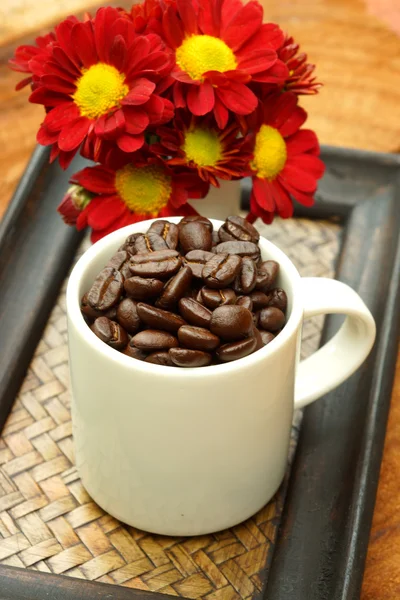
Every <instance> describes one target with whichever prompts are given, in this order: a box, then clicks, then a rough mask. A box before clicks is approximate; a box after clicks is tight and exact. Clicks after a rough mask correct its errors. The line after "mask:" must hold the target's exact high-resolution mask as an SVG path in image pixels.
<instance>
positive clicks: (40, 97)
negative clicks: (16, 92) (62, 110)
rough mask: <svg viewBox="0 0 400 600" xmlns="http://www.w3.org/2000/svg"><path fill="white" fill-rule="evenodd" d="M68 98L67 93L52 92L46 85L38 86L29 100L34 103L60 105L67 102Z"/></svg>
mask: <svg viewBox="0 0 400 600" xmlns="http://www.w3.org/2000/svg"><path fill="white" fill-rule="evenodd" d="M67 100H68V96H66V95H65V94H57V92H51V91H50V90H48V89H47V88H45V87H39V88H37V89H36V90H34V91H33V92H32V94H31V95H30V96H29V102H32V103H33V104H44V105H45V106H58V105H59V104H65V102H66V101H67Z"/></svg>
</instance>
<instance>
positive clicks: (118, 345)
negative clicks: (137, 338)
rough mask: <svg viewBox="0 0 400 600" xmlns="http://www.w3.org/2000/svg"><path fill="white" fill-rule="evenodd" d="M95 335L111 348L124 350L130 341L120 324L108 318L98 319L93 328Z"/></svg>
mask: <svg viewBox="0 0 400 600" xmlns="http://www.w3.org/2000/svg"><path fill="white" fill-rule="evenodd" d="M91 329H92V331H93V333H95V334H96V335H97V337H98V338H100V339H101V340H102V341H103V342H105V343H106V344H107V345H108V346H111V348H115V349H116V350H122V348H125V346H126V345H127V343H128V341H129V337H128V334H127V333H126V331H125V329H124V328H123V327H121V325H120V324H119V323H115V322H114V321H111V320H110V319H108V318H107V317H98V319H96V320H95V322H94V323H93V325H92V327H91Z"/></svg>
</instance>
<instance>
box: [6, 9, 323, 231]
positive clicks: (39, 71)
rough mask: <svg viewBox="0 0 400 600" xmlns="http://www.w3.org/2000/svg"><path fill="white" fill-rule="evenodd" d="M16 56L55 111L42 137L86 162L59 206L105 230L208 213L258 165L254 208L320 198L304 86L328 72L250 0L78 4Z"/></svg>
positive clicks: (278, 208)
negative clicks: (80, 12) (88, 8)
mask: <svg viewBox="0 0 400 600" xmlns="http://www.w3.org/2000/svg"><path fill="white" fill-rule="evenodd" d="M10 66H11V68H12V69H14V70H16V71H20V72H22V73H24V74H26V77H25V78H24V79H23V80H22V81H21V82H20V83H19V84H18V86H17V89H21V88H22V87H24V86H26V85H30V86H31V89H32V93H31V95H30V97H29V100H30V102H33V103H36V104H42V105H43V106H44V108H45V111H46V116H45V119H44V121H43V123H42V124H41V126H40V128H39V131H38V134H37V141H38V142H39V143H40V144H42V145H45V146H50V147H51V153H50V161H54V160H58V161H59V163H60V165H61V167H62V168H64V169H65V168H67V167H68V165H69V164H70V162H71V160H72V159H73V157H74V156H75V154H76V153H78V152H80V154H81V155H82V156H84V157H85V158H87V159H89V160H91V161H93V162H94V163H97V164H95V165H94V166H88V167H86V168H84V169H83V170H81V171H79V172H78V173H75V175H73V176H72V178H71V183H72V184H73V185H72V187H71V188H70V189H69V191H68V193H67V194H66V196H65V197H64V199H63V201H62V202H61V204H60V206H59V207H58V210H59V212H60V213H61V215H62V217H63V219H64V221H65V222H66V223H68V224H70V225H76V227H77V228H78V229H79V230H81V229H83V228H85V227H87V226H89V227H90V228H91V229H92V241H93V242H95V241H97V240H98V239H100V238H101V237H103V236H104V235H106V234H108V233H110V232H111V231H113V230H115V229H118V228H120V227H124V226H125V225H128V224H130V223H135V222H137V221H141V220H144V219H149V218H155V217H167V216H174V215H191V214H196V210H195V209H194V208H193V207H192V206H191V205H190V204H188V200H189V199H199V198H204V197H205V196H206V195H207V193H208V191H209V187H210V185H212V186H216V187H219V182H220V180H239V179H241V178H243V177H251V178H252V192H251V196H250V211H249V213H248V215H247V219H248V220H249V221H250V222H254V221H255V220H256V219H257V218H261V219H262V220H263V221H264V222H266V223H270V222H271V221H272V219H273V217H274V215H275V214H279V215H280V216H281V217H283V218H287V217H290V216H291V215H292V213H293V199H295V200H297V201H298V202H300V203H301V204H303V205H306V206H310V205H312V204H313V202H314V194H315V191H316V187H317V180H318V179H319V178H320V177H321V176H322V175H323V172H324V165H323V163H322V161H321V160H320V159H319V152H320V150H319V144H318V140H317V137H316V135H315V133H314V132H313V131H311V130H309V129H303V128H302V126H303V125H304V123H305V121H306V119H307V114H306V112H305V111H304V109H303V108H301V107H300V106H299V104H298V97H299V96H300V95H301V94H315V93H316V92H317V91H318V88H319V87H320V84H319V83H318V82H317V81H316V80H315V77H314V65H311V64H309V63H308V62H307V55H306V54H304V53H299V46H298V44H296V43H295V41H294V40H293V38H292V37H289V36H288V35H285V34H284V33H283V32H282V30H281V29H280V28H279V26H278V25H275V24H272V23H264V22H263V8H262V6H261V5H260V4H259V3H258V2H257V1H256V0H251V1H250V2H248V3H247V4H243V3H242V1H241V0H201V2H200V1H197V0H145V2H144V3H142V4H138V5H134V6H133V7H132V8H131V10H130V12H128V11H126V10H124V9H121V8H112V7H104V8H100V9H99V10H98V11H97V13H96V14H95V15H94V16H91V15H89V14H86V15H85V16H84V18H83V20H79V19H78V18H76V17H73V16H71V17H68V18H67V19H65V20H64V21H63V22H61V23H60V24H59V25H57V27H56V28H55V29H54V31H52V32H51V33H49V34H47V35H45V36H43V37H39V38H37V39H36V43H35V45H24V46H20V47H19V48H17V50H16V52H15V56H14V57H13V58H12V59H11V61H10Z"/></svg>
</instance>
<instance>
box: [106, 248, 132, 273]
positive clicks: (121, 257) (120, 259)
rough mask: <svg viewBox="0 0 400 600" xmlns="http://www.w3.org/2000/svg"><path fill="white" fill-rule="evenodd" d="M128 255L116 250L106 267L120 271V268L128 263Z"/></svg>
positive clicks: (125, 252) (124, 251)
mask: <svg viewBox="0 0 400 600" xmlns="http://www.w3.org/2000/svg"><path fill="white" fill-rule="evenodd" d="M129 258H130V255H129V254H128V252H127V251H126V250H118V252H116V253H115V254H114V256H113V257H112V258H111V259H110V260H109V261H108V263H107V264H106V267H113V268H114V269H117V271H121V269H122V267H123V266H124V265H125V264H126V263H128V261H129Z"/></svg>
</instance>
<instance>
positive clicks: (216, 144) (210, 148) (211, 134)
mask: <svg viewBox="0 0 400 600" xmlns="http://www.w3.org/2000/svg"><path fill="white" fill-rule="evenodd" d="M182 149H183V151H184V153H185V154H186V158H187V160H188V162H194V163H195V165H197V166H198V167H214V166H215V165H216V164H217V162H218V161H219V160H220V159H221V156H222V144H221V142H220V139H219V137H218V134H217V132H216V131H214V130H213V129H202V128H201V127H197V128H195V129H192V130H189V131H187V132H186V134H185V141H184V144H183V146H182Z"/></svg>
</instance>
